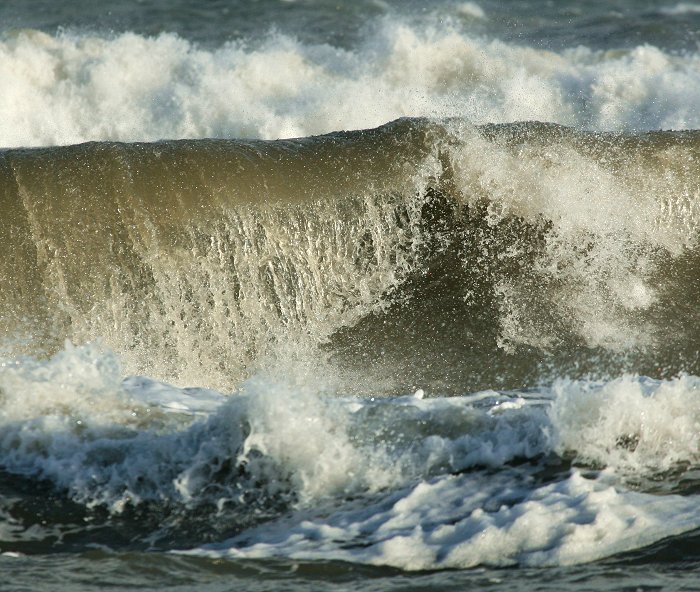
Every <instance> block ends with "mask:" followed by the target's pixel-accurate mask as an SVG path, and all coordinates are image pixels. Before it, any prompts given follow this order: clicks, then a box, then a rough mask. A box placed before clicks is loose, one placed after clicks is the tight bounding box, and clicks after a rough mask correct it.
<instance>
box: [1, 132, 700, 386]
mask: <svg viewBox="0 0 700 592" xmlns="http://www.w3.org/2000/svg"><path fill="white" fill-rule="evenodd" d="M699 141H700V140H699V139H698V137H697V134H696V133H695V132H676V133H673V132H657V133H647V134H641V135H612V134H600V133H583V132H575V131H573V130H571V129H568V128H562V127H558V126H555V125H545V124H537V123H530V124H512V125H501V126H486V127H482V128H475V127H473V126H471V125H470V124H467V123H465V122H463V121H461V120H450V121H444V122H442V123H440V122H437V121H428V120H400V121H397V122H395V123H393V124H388V125H386V126H383V127H381V128H377V129H375V130H369V131H360V132H346V133H336V134H330V135H327V136H321V137H314V138H308V139H303V140H286V141H277V142H265V141H214V140H207V141H178V142H161V143H156V144H118V143H106V142H103V143H90V144H83V145H78V146H75V147H67V148H47V149H36V150H9V151H6V152H5V153H4V154H3V155H2V187H3V192H4V193H3V216H2V220H3V222H2V224H3V230H2V236H3V241H4V244H5V245H6V248H8V249H9V250H10V251H11V252H12V253H13V256H12V257H6V258H4V259H3V262H2V264H3V267H2V271H1V273H2V276H3V281H2V282H1V286H2V287H1V288H0V290H1V291H2V299H3V302H4V303H5V304H4V309H5V310H4V314H3V317H2V331H3V335H4V336H5V338H4V341H5V347H6V349H7V350H8V351H12V352H15V353H17V352H21V353H26V354H31V355H37V354H41V353H51V352H53V351H56V349H57V348H60V347H61V346H62V344H63V342H64V341H65V340H66V339H69V340H71V341H73V342H76V343H84V342H88V341H93V340H95V339H98V338H99V339H102V340H103V342H104V344H105V345H107V346H108V347H110V348H112V349H114V350H115V351H118V352H119V353H120V355H121V356H122V357H123V360H124V363H125V367H126V370H127V371H128V372H130V373H136V374H147V375H149V376H154V377H159V378H161V379H167V380H176V381H180V382H181V383H182V382H185V383H189V384H197V385H202V386H203V385H208V386H211V387H217V388H223V389H231V388H235V385H236V384H237V383H238V382H239V381H240V380H242V379H244V378H245V377H247V376H249V375H250V373H251V371H255V370H256V369H259V368H260V367H261V364H262V365H264V364H265V363H267V362H266V360H267V358H268V356H273V357H276V358H277V359H284V358H286V357H289V356H292V357H294V356H295V355H296V354H298V355H297V356H296V357H301V358H308V359H313V360H315V362H314V363H320V362H319V360H326V361H327V362H328V363H330V364H332V365H334V366H335V365H337V368H335V371H336V373H340V374H342V373H343V370H344V369H350V370H351V369H352V368H355V367H357V368H361V367H365V366H366V361H365V360H366V359H367V357H368V356H369V357H370V358H372V359H373V360H375V359H376V360H377V361H376V362H374V361H373V362H372V364H371V366H372V367H374V366H376V376H373V377H372V379H371V381H370V382H369V384H371V385H372V386H371V387H370V388H371V389H374V390H376V389H377V384H378V383H377V381H380V378H381V377H382V376H383V377H384V380H386V376H391V375H392V372H387V370H388V369H391V368H393V369H395V372H394V373H395V374H396V376H397V379H396V380H395V381H393V382H394V384H391V382H392V381H389V383H388V384H387V386H386V388H387V389H389V391H391V390H392V389H396V388H398V389H405V388H411V387H418V386H421V387H433V386H434V387H435V388H438V389H443V390H444V391H445V392H466V391H468V390H470V389H473V388H485V387H487V386H493V385H494V382H493V381H501V382H500V384H502V386H517V385H520V384H526V383H528V382H531V381H532V380H537V379H538V378H541V377H542V375H543V374H542V373H544V372H552V373H553V375H555V376H556V375H558V374H559V373H561V372H563V371H566V372H574V373H575V374H577V375H582V374H583V373H585V372H594V373H595V374H596V375H598V376H606V375H608V374H609V373H616V372H619V371H633V372H641V373H644V374H648V375H655V376H657V375H660V376H669V375H674V374H676V373H678V372H696V371H697V363H698V360H697V354H696V352H695V349H696V348H695V345H694V339H695V335H696V332H697V329H698V317H697V311H696V309H697V294H696V290H695V287H696V286H697V281H698V277H699V276H698V265H699V262H698V251H697V231H696V228H697V224H698V216H700V199H699V195H700V193H699V191H700V189H699V186H698V178H700V176H699V175H698V172H699V171H698V165H697V162H698V151H699V150H700V143H699ZM302 346H303V347H302ZM290 348H291V350H293V351H290ZM304 348H308V352H313V353H312V354H310V353H308V352H307V353H301V352H302V349H304ZM293 352H296V354H294V353H293ZM581 352H584V353H581ZM574 354H575V356H574ZM572 356H573V357H575V360H573V361H572V360H571V358H572ZM212 360H216V363H215V364H212V363H211V361H212ZM437 360H439V361H437ZM567 360H568V361H567ZM586 360H587V361H586ZM372 367H370V368H365V370H366V372H367V373H368V374H372V373H373V372H374V370H373V368H372ZM485 367H488V368H490V370H489V371H485V370H484V368H485ZM482 372H487V375H485V376H481V375H480V373H482ZM353 374H354V373H353V372H352V371H350V375H349V376H351V375H353ZM348 380H350V383H348V384H347V385H346V387H347V388H349V389H351V390H355V389H356V388H360V389H362V388H363V387H361V386H360V385H359V383H358V384H353V381H354V380H355V379H353V378H351V377H349V378H348Z"/></svg>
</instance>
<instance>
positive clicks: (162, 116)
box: [0, 3, 700, 147]
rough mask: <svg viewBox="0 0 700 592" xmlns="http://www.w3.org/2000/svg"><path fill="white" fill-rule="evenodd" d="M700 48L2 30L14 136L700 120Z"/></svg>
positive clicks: (127, 136) (9, 135) (452, 37)
mask: <svg viewBox="0 0 700 592" xmlns="http://www.w3.org/2000/svg"><path fill="white" fill-rule="evenodd" d="M464 6H466V7H468V9H469V10H470V11H471V12H472V13H474V12H475V8H474V7H475V6H476V5H474V7H473V6H472V5H471V3H467V4H465V5H464ZM476 12H478V11H476ZM699 59H700V58H699V57H698V54H697V53H689V54H684V55H672V54H669V53H667V52H665V51H663V50H661V49H658V48H656V47H653V46H650V45H643V46H639V47H636V48H632V49H630V50H620V51H612V50H610V51H598V50H590V49H586V48H571V49H567V50H563V51H560V52H551V51H544V50H540V49H535V48H531V47H527V46H519V45H515V44H512V43H505V42H501V41H499V40H495V39H487V38H483V37H481V36H477V35H470V34H468V33H465V32H464V31H463V30H462V29H458V28H457V27H456V26H452V25H449V24H444V25H443V26H441V27H434V26H427V27H425V28H424V29H421V30H419V29H417V28H416V27H415V26H412V25H410V24H408V23H404V22H401V21H400V20H397V19H395V18H394V19H389V18H388V17H387V18H386V19H385V20H384V21H383V23H382V24H381V25H380V26H378V28H377V30H376V31H375V32H374V33H373V34H372V35H371V36H368V37H367V38H366V39H365V41H364V42H362V43H361V44H360V45H358V46H357V47H355V48H353V49H340V48H337V47H332V46H329V45H305V44H303V43H301V42H300V41H298V40H296V39H294V38H292V37H289V36H286V35H284V34H280V33H270V34H268V35H267V36H265V37H263V38H261V39H259V40H256V42H255V43H250V44H242V43H236V42H230V43H225V44H223V45H221V46H219V47H215V48H204V47H201V46H198V45H196V44H194V43H191V42H189V41H187V40H185V39H183V38H180V37H178V36H176V35H174V34H168V33H165V34H161V35H159V36H157V37H144V36H140V35H137V34H133V33H123V34H119V35H113V36H96V35H94V34H87V33H86V34H69V33H61V34H58V35H54V36H51V35H47V34H44V33H40V32H37V31H18V32H15V33H11V34H5V36H4V37H3V39H2V41H0V80H1V81H2V83H3V87H4V88H5V89H6V91H5V92H3V95H2V97H0V108H1V109H2V111H3V114H4V117H3V121H2V123H0V146H4V147H13V146H40V145H57V144H71V143H78V142H84V141H89V140H108V139H109V140H119V141H137V140H141V141H153V140H159V139H164V138H201V137H246V138H251V137H255V138H264V139H276V138H282V137H299V136H307V135H312V134H320V133H326V132H331V131H335V130H339V129H361V128H367V127H375V126H378V125H381V124H382V123H385V122H387V121H390V120H393V119H396V118H398V117H403V116H429V117H445V116H461V117H467V118H468V119H470V120H471V121H472V122H473V123H476V124H480V123H499V122H510V121H515V120H539V121H552V122H556V123H560V124H564V125H572V126H580V127H584V128H591V129H598V130H643V129H659V128H677V129H681V128H682V129H685V128H697V127H700V115H699V114H698V112H697V110H695V109H694V108H693V105H696V104H697V103H698V102H699V100H700V75H699V74H698V71H700V70H699V69H698V60H699Z"/></svg>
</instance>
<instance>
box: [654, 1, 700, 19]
mask: <svg viewBox="0 0 700 592" xmlns="http://www.w3.org/2000/svg"><path fill="white" fill-rule="evenodd" d="M659 12H660V13H661V14H665V15H669V16H682V15H684V14H700V4H695V3H693V2H679V3H678V4H674V5H673V6H670V5H669V6H663V7H661V8H659Z"/></svg>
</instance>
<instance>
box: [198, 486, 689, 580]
mask: <svg viewBox="0 0 700 592" xmlns="http://www.w3.org/2000/svg"><path fill="white" fill-rule="evenodd" d="M508 477H509V476H504V475H500V476H493V475H490V476H488V477H486V476H483V475H462V476H450V477H443V478H440V479H437V480H434V481H429V482H421V483H419V484H417V485H416V486H414V487H412V488H408V489H406V490H403V491H401V492H399V493H397V494H394V495H392V496H387V497H386V498H384V499H382V500H381V503H379V504H376V505H369V506H368V507H364V508H362V509H360V510H350V511H338V512H335V513H333V514H331V515H330V516H327V517H324V518H313V517H310V518H306V519H304V518H302V519H300V520H299V522H297V523H296V524H293V525H289V524H284V525H279V524H272V525H266V526H263V527H260V528H258V529H255V530H253V531H247V532H245V533H244V534H243V535H241V536H240V537H237V538H234V539H232V540H230V541H227V542H226V543H224V544H221V545H214V546H211V547H207V548H201V549H197V550H194V551H191V553H192V554H195V555H205V556H209V557H235V558H241V557H245V558H262V557H275V556H283V557H287V558H291V559H296V560H340V561H348V562H354V563H367V564H373V565H390V566H393V567H398V568H401V569H406V570H429V569H446V568H451V569H464V568H470V567H475V566H478V565H491V566H507V565H527V566H552V565H569V564H575V563H582V562H588V561H594V560H596V559H600V558H603V557H607V556H610V555H612V554H615V553H620V552H624V551H628V550H631V549H635V548H639V547H644V546H646V545H649V544H651V543H653V542H655V541H658V540H660V539H662V538H665V537H668V536H671V535H674V534H678V533H680V532H684V531H687V530H690V529H693V528H697V527H698V526H699V525H700V513H698V512H697V508H696V502H695V500H693V499H691V498H683V497H680V496H666V497H663V498H660V497H657V496H652V495H645V494H640V493H634V492H629V491H627V492H622V491H618V490H617V489H616V488H615V487H614V486H612V485H609V484H607V483H606V482H605V479H600V480H590V479H585V478H584V477H582V476H581V475H580V474H579V473H577V472H574V473H573V474H572V475H571V476H570V477H569V478H568V479H565V480H563V481H560V482H558V483H553V484H550V485H546V486H541V487H535V488H533V489H528V488H527V487H525V486H524V484H522V483H520V484H519V483H518V482H517V480H511V479H509V478H508Z"/></svg>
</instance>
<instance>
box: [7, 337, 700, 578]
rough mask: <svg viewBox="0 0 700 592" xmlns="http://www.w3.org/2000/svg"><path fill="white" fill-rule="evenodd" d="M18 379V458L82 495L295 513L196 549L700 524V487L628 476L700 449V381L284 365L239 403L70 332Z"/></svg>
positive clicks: (425, 545)
mask: <svg viewBox="0 0 700 592" xmlns="http://www.w3.org/2000/svg"><path fill="white" fill-rule="evenodd" d="M287 378H289V377H287ZM0 387H1V392H2V400H1V401H0V426H1V427H2V431H1V434H2V436H1V437H0V453H1V457H2V465H3V470H5V471H10V472H14V473H20V474H24V475H26V476H28V477H37V478H43V479H48V480H50V481H51V482H53V483H54V484H55V485H56V487H57V488H58V489H59V490H63V491H65V492H66V493H67V494H68V495H69V496H70V497H71V498H72V499H74V500H75V501H77V502H80V503H83V504H86V505H88V506H94V505H102V506H105V507H107V508H108V509H110V510H111V511H112V512H120V511H122V510H123V509H124V508H125V507H127V506H128V505H130V504H138V503H139V502H141V501H144V500H150V501H155V502H158V503H164V504H179V505H181V506H182V507H185V508H186V507H189V506H196V505H197V504H198V503H200V502H207V503H208V504H209V505H208V506H206V507H209V508H211V507H212V505H213V507H216V508H219V511H223V510H222V509H223V508H225V507H227V506H230V505H236V504H237V505H238V507H239V508H241V511H242V512H245V511H246V508H247V504H250V503H251V502H250V500H251V499H253V498H252V497H251V496H254V499H255V503H254V504H253V507H252V508H251V509H250V512H251V513H252V514H251V515H253V514H254V513H255V511H257V510H258V508H260V507H263V508H264V507H265V506H264V504H265V500H270V504H272V506H271V507H277V506H279V505H280V504H282V505H283V507H285V508H287V511H286V512H284V513H283V514H277V515H272V516H270V517H269V520H268V521H267V522H265V523H260V522H259V521H258V523H257V524H258V525H257V526H254V527H251V528H248V529H246V530H244V531H243V532H241V533H240V534H239V535H237V536H235V537H233V538H231V539H229V540H226V541H223V542H221V543H218V544H215V545H211V546H207V547H201V548H197V549H193V550H192V551H191V553H193V554H197V555H205V556H211V557H219V558H220V557H237V558H240V557H243V558H259V557H275V556H281V557H286V558H291V559H299V560H342V561H350V562H360V563H366V564H373V565H390V566H394V567H398V568H401V569H406V570H424V569H444V568H468V567H473V566H476V565H494V566H505V565H516V564H517V565H529V566H543V565H567V564H574V563H581V562H587V561H593V560H597V559H600V558H603V557H607V556H610V555H612V554H616V553H621V552H624V551H628V550H632V549H638V548H640V547H644V546H646V545H649V544H651V543H654V542H656V541H658V540H661V539H663V538H666V537H670V536H674V535H677V534H679V533H682V532H685V531H688V530H692V529H695V528H699V527H700V512H699V511H698V507H697V500H696V497H695V496H692V495H691V496H685V497H684V496H678V495H650V494H647V493H644V492H642V491H634V490H631V489H630V488H629V487H628V486H627V485H626V483H627V482H628V481H629V477H630V476H631V477H632V478H633V479H632V480H633V481H640V480H643V478H644V477H645V476H648V477H650V478H654V477H655V476H658V475H659V474H661V473H664V472H666V471H673V470H677V469H678V468H679V467H681V469H682V468H683V467H687V466H690V467H693V466H697V464H698V463H699V462H700V453H699V452H698V451H699V450H700V440H699V439H698V434H697V432H698V430H697V426H698V425H700V406H699V405H698V400H699V397H698V395H699V394H700V378H697V377H691V376H686V377H681V378H678V379H676V380H671V381H654V380H650V379H646V378H638V377H622V378H619V379H617V380H613V381H609V382H606V383H595V382H586V381H563V380H562V381H559V382H557V383H556V384H555V385H554V386H553V387H552V388H551V389H542V390H541V392H540V395H538V396H536V397H535V396H533V394H532V393H528V394H524V393H520V394H519V395H518V394H506V393H499V392H497V391H484V392H482V393H475V394H473V395H470V396H465V397H446V398H445V397H443V398H440V397H438V398H425V397H423V398H421V397H417V396H416V395H415V393H412V394H407V395H406V396H404V397H398V398H393V399H375V400H371V399H358V398H342V397H340V398H339V397H337V396H330V395H328V394H324V393H323V392H320V391H319V389H318V388H315V387H314V384H313V383H312V382H302V383H295V382H294V381H290V380H287V379H285V380H282V379H281V378H280V376H279V374H276V373H275V372H274V370H273V369H269V371H268V372H267V373H265V374H264V375H263V374H260V375H258V376H257V377H255V378H254V379H251V380H250V381H248V382H247V383H245V384H243V385H241V388H240V391H239V392H238V393H237V394H234V395H231V396H229V397H225V396H223V395H220V394H218V393H216V392H213V391H204V390H200V389H178V388H175V387H169V386H168V385H165V384H163V383H159V382H155V381H151V380H149V379H147V378H143V377H130V378H128V379H126V380H124V381H122V380H121V378H120V371H119V366H118V363H117V362H116V360H115V358H114V356H113V354H110V353H109V352H104V351H101V350H100V348H99V347H97V346H94V345H93V346H84V347H73V346H71V345H70V344H66V348H65V349H64V351H62V352H59V353H58V354H57V355H56V356H55V357H54V358H52V359H50V360H45V361H38V360H31V359H26V360H14V361H12V360H4V361H3V363H2V365H0ZM553 452H554V453H557V454H559V455H567V456H570V457H575V458H576V459H578V460H577V462H579V463H584V464H585V463H592V464H594V465H595V466H596V467H607V468H606V469H605V470H602V471H600V470H598V471H594V470H589V471H587V472H586V473H585V474H584V473H582V472H581V471H579V470H576V469H574V470H572V471H570V472H567V473H563V474H560V475H559V476H558V477H548V478H546V479H543V478H542V476H541V475H538V472H537V471H538V470H540V469H541V468H542V467H541V466H540V465H538V459H541V458H542V457H543V456H547V455H549V454H551V453H553ZM520 459H531V460H532V461H533V462H532V463H525V464H523V463H519V462H516V463H514V462H513V461H518V460H520ZM227 467H228V468H227ZM283 502H284V503H283ZM12 528H14V525H12Z"/></svg>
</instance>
